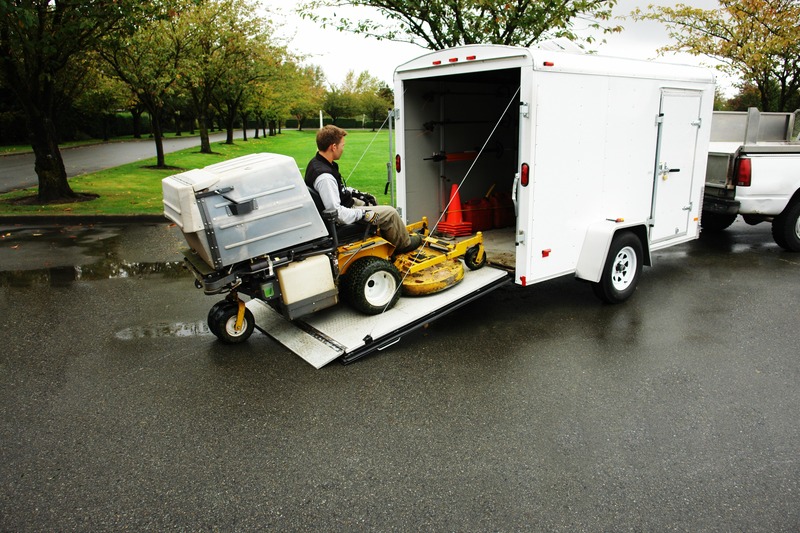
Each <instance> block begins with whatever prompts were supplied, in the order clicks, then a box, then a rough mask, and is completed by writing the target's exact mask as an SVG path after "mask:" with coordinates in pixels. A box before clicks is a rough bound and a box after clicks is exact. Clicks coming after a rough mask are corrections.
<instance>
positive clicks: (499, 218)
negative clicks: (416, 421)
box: [247, 45, 714, 368]
mask: <svg viewBox="0 0 800 533" xmlns="http://www.w3.org/2000/svg"><path fill="white" fill-rule="evenodd" d="M713 100H714V77H713V74H711V73H710V71H708V70H705V69H700V68H695V67H684V66H675V65H669V64H660V63H655V62H643V61H633V60H626V59H618V58H607V57H600V56H594V55H585V54H574V53H566V52H563V51H548V50H540V49H529V48H514V47H505V46H485V45H481V46H467V47H462V48H456V49H450V50H444V51H439V52H433V53H429V54H426V55H424V56H422V57H420V58H417V59H415V60H413V61H410V62H408V63H406V64H404V65H401V66H400V67H398V68H397V70H396V72H395V101H396V105H397V108H396V109H395V110H394V112H393V115H395V117H396V126H397V138H396V152H397V155H396V157H395V166H396V168H395V170H396V180H397V182H396V190H397V207H398V209H399V210H400V211H401V213H402V215H403V217H404V218H405V220H406V221H407V222H409V223H411V222H415V221H417V220H420V219H422V217H427V218H428V220H429V221H431V222H433V221H435V220H437V219H440V220H441V219H442V218H444V219H445V224H443V225H442V228H445V229H452V228H456V229H461V228H462V226H461V225H460V224H459V221H458V220H456V219H457V218H458V217H457V216H455V217H453V215H454V213H455V214H457V212H458V210H459V209H460V208H462V207H464V206H457V205H455V202H451V200H454V197H455V196H456V195H454V194H453V191H454V189H455V190H457V191H458V195H457V196H458V197H459V198H460V199H463V200H464V202H463V203H464V204H465V205H475V206H478V209H485V210H490V211H491V215H490V216H488V217H483V220H482V221H481V224H483V226H481V227H478V226H479V224H478V222H477V220H475V222H474V224H473V226H472V228H471V230H473V231H474V230H477V229H480V230H481V231H482V233H483V238H484V245H485V248H486V256H487V257H488V261H489V265H488V266H486V267H484V268H482V269H480V270H476V271H470V272H467V273H466V274H465V276H464V279H463V280H462V281H461V282H460V283H458V284H457V285H455V286H454V287H452V288H450V289H447V290H445V291H443V292H440V293H437V294H434V295H431V296H423V297H405V298H400V301H399V302H398V303H397V305H395V306H394V307H393V308H391V309H389V310H388V311H386V312H385V313H383V314H380V315H374V316H364V315H361V314H359V313H357V312H355V311H353V310H352V309H350V308H348V307H347V306H345V305H335V306H332V307H328V308H326V309H323V310H320V311H318V312H315V313H313V314H311V315H308V316H304V317H302V318H299V319H295V320H287V319H286V318H285V317H284V316H282V315H280V314H279V313H277V312H276V311H275V310H274V309H272V308H271V307H270V306H269V305H267V304H266V303H264V302H263V301H261V300H258V299H254V300H251V301H250V302H248V303H247V307H248V309H250V311H251V312H252V314H253V316H254V317H255V323H256V327H258V328H259V329H260V330H262V331H264V332H265V333H267V334H269V335H270V336H272V337H273V338H274V339H276V340H278V341H279V342H281V343H282V344H284V345H285V346H287V347H288V348H289V349H291V350H292V351H293V352H295V353H296V354H298V355H300V356H301V357H303V358H304V359H305V360H307V361H308V362H309V363H311V364H312V365H314V366H315V367H317V368H319V367H320V366H323V365H325V364H327V363H328V362H330V361H333V360H334V359H339V358H340V359H342V360H343V361H344V362H350V361H353V360H356V359H358V358H360V357H362V356H363V355H366V354H368V353H370V352H372V351H374V350H380V349H382V348H385V347H387V346H390V345H391V344H393V343H394V342H397V341H398V340H399V339H400V338H401V337H402V336H403V335H405V334H407V333H409V332H410V331H413V330H415V329H417V328H420V327H423V326H424V325H425V324H427V323H429V322H431V321H432V320H435V319H436V318H438V317H440V316H442V315H444V314H446V313H448V312H450V311H452V310H454V309H457V308H459V307H461V306H463V305H466V304H467V303H469V302H471V301H473V300H475V299H476V298H479V297H481V296H482V295H484V294H486V293H487V292H489V291H491V290H493V289H495V288H497V287H499V286H501V285H503V284H506V283H508V282H509V281H511V280H513V281H514V282H516V283H517V284H519V285H523V286H525V285H532V284H534V283H537V282H541V281H544V280H548V279H551V278H555V277H558V276H564V275H575V276H576V277H577V278H579V279H582V280H586V281H588V282H591V283H592V286H593V287H594V289H595V292H596V294H597V295H598V296H599V297H600V298H601V299H603V300H605V301H607V302H621V301H623V300H625V299H627V298H628V297H630V296H631V294H632V293H633V291H634V290H635V288H636V284H637V282H638V278H639V274H640V272H641V267H642V265H643V264H650V253H651V252H652V251H653V250H657V249H659V248H664V247H667V246H671V245H675V244H679V243H683V242H686V241H689V240H692V239H695V238H697V237H698V234H699V224H698V222H699V214H700V212H701V208H702V206H701V201H702V197H703V184H704V176H705V170H706V161H707V157H706V152H707V148H708V141H709V131H710V127H711V113H712V104H713ZM390 174H391V173H390ZM490 192H491V193H492V194H491V195H490V194H489V193H490ZM472 199H475V200H476V202H474V203H471V200H472ZM448 204H450V205H449V208H448ZM487 205H488V206H489V207H486V206H487ZM481 206H483V207H481ZM445 214H446V215H447V216H446V217H445ZM466 214H467V212H466V211H465V214H464V216H465V217H466ZM476 214H477V210H476V211H475V212H472V213H471V215H476ZM483 214H484V215H485V214H486V213H483ZM451 217H453V219H452V220H451ZM473 220H474V217H473V219H471V220H470V222H473ZM487 220H490V221H491V222H487ZM438 225H439V224H437V226H438ZM442 228H439V229H442ZM468 231H469V230H468Z"/></svg>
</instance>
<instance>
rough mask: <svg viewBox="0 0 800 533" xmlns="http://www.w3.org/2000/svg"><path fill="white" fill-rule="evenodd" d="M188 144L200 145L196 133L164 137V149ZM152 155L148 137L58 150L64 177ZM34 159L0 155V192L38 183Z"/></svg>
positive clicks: (217, 137)
mask: <svg viewBox="0 0 800 533" xmlns="http://www.w3.org/2000/svg"><path fill="white" fill-rule="evenodd" d="M234 138H235V139H241V138H242V131H241V130H236V131H235V132H234ZM224 139H225V133H224V132H223V133H215V134H213V135H211V136H210V140H211V142H219V141H222V140H224ZM192 146H200V137H199V136H191V137H177V138H170V139H164V153H172V152H177V151H178V150H183V149H184V148H191V147H192ZM155 155H156V145H155V142H153V140H152V139H143V140H139V141H122V142H109V143H103V144H92V145H88V146H79V147H75V148H68V149H62V150H61V156H62V157H63V158H64V166H65V167H66V169H67V177H70V178H72V177H75V176H80V175H81V174H88V173H90V172H97V171H98V170H103V169H106V168H113V167H117V166H119V165H124V164H126V163H132V162H133V161H139V160H141V159H148V158H150V157H155ZM34 162H35V158H34V155H33V153H26V154H19V155H7V156H4V157H0V193H3V192H8V191H13V190H14V189H25V188H28V187H34V186H36V185H38V183H39V179H38V178H37V176H36V171H35V170H34ZM167 164H169V160H167Z"/></svg>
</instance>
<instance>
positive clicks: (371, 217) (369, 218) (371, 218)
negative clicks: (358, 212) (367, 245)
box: [361, 211, 377, 224]
mask: <svg viewBox="0 0 800 533" xmlns="http://www.w3.org/2000/svg"><path fill="white" fill-rule="evenodd" d="M376 218H377V215H376V214H375V211H364V216H363V218H362V219H361V220H363V221H364V222H366V223H367V224H372V223H373V222H377V220H375V219H376Z"/></svg>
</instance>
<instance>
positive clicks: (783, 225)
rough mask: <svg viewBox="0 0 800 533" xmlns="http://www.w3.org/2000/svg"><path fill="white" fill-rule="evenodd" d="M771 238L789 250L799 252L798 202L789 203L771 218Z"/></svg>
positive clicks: (799, 221) (799, 206) (799, 222)
mask: <svg viewBox="0 0 800 533" xmlns="http://www.w3.org/2000/svg"><path fill="white" fill-rule="evenodd" d="M772 238H773V239H775V242H776V243H777V244H778V246H780V247H781V248H783V249H784V250H787V251H789V252H800V202H795V203H793V204H789V206H788V207H787V208H786V209H784V210H783V213H781V214H780V215H778V216H777V217H775V218H774V219H773V220H772Z"/></svg>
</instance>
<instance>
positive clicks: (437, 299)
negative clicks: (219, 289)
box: [247, 266, 511, 368]
mask: <svg viewBox="0 0 800 533" xmlns="http://www.w3.org/2000/svg"><path fill="white" fill-rule="evenodd" d="M510 279H511V278H510V276H509V274H508V272H506V271H504V270H500V269H497V268H492V267H490V266H485V267H483V268H482V269H480V270H475V271H467V272H466V274H465V276H464V279H463V280H462V281H461V282H460V283H458V284H457V285H455V286H454V287H451V288H449V289H447V290H446V291H443V292H440V293H438V294H432V295H429V296H419V297H406V296H403V297H401V298H400V300H398V302H397V304H396V305H395V306H394V307H393V308H392V309H390V310H388V311H386V312H385V313H383V314H380V315H375V316H365V315H362V314H360V313H358V312H356V311H354V310H353V309H351V308H350V307H348V306H347V305H346V304H339V305H335V306H333V307H329V308H327V309H324V310H322V311H320V312H318V313H314V314H313V315H310V316H307V317H303V318H301V319H298V320H294V321H289V320H287V319H285V318H284V317H283V316H282V315H281V314H279V313H278V312H276V311H275V310H274V309H272V308H271V307H270V306H269V305H267V304H266V303H264V302H263V301H261V300H250V301H249V302H247V307H248V309H250V311H251V312H252V313H253V317H254V318H255V322H256V327H257V328H258V329H259V330H261V331H262V332H263V333H266V334H267V335H269V336H270V337H272V338H273V339H275V340H276V341H278V342H279V343H281V344H282V345H284V346H285V347H286V348H288V349H289V350H291V351H292V352H294V353H295V354H297V355H299V356H300V357H302V358H303V359H305V360H306V361H307V362H308V363H309V364H311V365H312V366H313V367H314V368H322V367H323V366H325V365H327V364H328V363H330V362H331V361H333V360H335V359H339V358H341V359H342V361H343V362H345V363H350V362H353V361H355V360H357V359H360V358H361V357H364V356H365V355H367V354H369V353H371V352H374V351H375V350H381V349H383V348H385V347H388V346H391V345H392V344H394V343H395V342H397V341H399V340H400V338H401V337H402V336H403V335H404V334H407V333H409V332H411V331H413V330H415V329H417V328H419V327H422V326H424V325H425V324H427V323H429V322H432V321H433V320H435V319H436V318H439V317H440V316H443V315H445V314H447V313H449V312H450V311H453V310H455V309H458V308H459V307H461V306H463V305H466V304H468V303H470V302H471V301H473V300H475V299H476V298H479V297H480V296H482V295H484V294H486V293H487V292H490V291H492V290H494V289H496V288H497V287H499V286H501V285H503V284H505V283H507V282H509V281H510Z"/></svg>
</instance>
